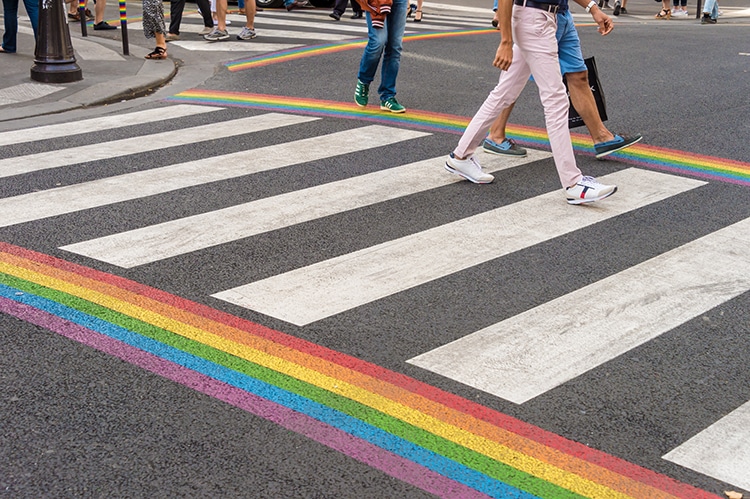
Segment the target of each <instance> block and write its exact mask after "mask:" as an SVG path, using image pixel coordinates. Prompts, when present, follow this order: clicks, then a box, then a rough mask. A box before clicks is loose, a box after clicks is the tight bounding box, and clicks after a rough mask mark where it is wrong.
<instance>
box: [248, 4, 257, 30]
mask: <svg viewBox="0 0 750 499" xmlns="http://www.w3.org/2000/svg"><path fill="white" fill-rule="evenodd" d="M256 11H257V6H256V5H255V0H248V2H247V3H246V4H245V27H246V28H250V29H252V30H255V13H256Z"/></svg>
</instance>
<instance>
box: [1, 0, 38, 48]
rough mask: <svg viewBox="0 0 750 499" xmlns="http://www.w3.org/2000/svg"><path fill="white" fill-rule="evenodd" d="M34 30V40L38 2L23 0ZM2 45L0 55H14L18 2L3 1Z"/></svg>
mask: <svg viewBox="0 0 750 499" xmlns="http://www.w3.org/2000/svg"><path fill="white" fill-rule="evenodd" d="M23 6H24V8H25V9H26V14H28V16H29V19H30V20H31V27H32V29H33V30H34V39H36V38H37V36H38V31H39V2H38V1H37V0H23ZM3 29H4V31H3V43H2V45H0V54H15V53H16V50H17V47H16V42H17V39H18V0H3Z"/></svg>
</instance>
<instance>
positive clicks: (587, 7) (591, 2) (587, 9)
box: [586, 0, 596, 14]
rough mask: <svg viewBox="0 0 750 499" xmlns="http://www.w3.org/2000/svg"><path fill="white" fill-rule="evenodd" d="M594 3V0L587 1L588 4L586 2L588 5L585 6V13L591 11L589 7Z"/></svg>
mask: <svg viewBox="0 0 750 499" xmlns="http://www.w3.org/2000/svg"><path fill="white" fill-rule="evenodd" d="M594 5H596V2H595V1H594V0H591V1H590V2H589V4H588V5H587V6H586V13H587V14H588V13H589V12H591V8H592V7H593V6H594Z"/></svg>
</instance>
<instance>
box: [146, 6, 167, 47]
mask: <svg viewBox="0 0 750 499" xmlns="http://www.w3.org/2000/svg"><path fill="white" fill-rule="evenodd" d="M143 34H144V36H145V37H146V38H148V39H151V38H155V39H156V47H155V48H154V51H153V52H151V53H150V54H148V55H146V59H166V58H167V27H166V25H165V24H164V6H163V5H162V2H161V0H143Z"/></svg>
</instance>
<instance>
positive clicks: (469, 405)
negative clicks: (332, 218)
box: [0, 243, 718, 499]
mask: <svg viewBox="0 0 750 499" xmlns="http://www.w3.org/2000/svg"><path fill="white" fill-rule="evenodd" d="M0 311H2V312H4V313H6V314H10V315H13V316H15V317H18V318H20V319H22V320H25V321H27V322H29V323H32V324H36V325H38V326H41V327H44V328H47V329H49V330H51V331H54V332H56V333H59V334H61V335H63V336H65V337H68V338H70V339H73V340H75V341H78V342H80V343H83V344H85V345H89V346H91V347H92V348H95V349H97V350H100V351H102V352H106V353H108V354H111V355H113V356H116V357H118V358H121V359H123V360H125V361H127V362H130V363H132V364H134V365H138V366H140V367H142V368H144V369H146V370H149V371H151V372H153V373H155V374H157V375H160V376H163V377H165V378H168V379H171V380H173V381H175V382H177V383H180V384H183V385H185V386H188V387H191V388H193V389H195V390H197V391H200V392H202V393H205V394H208V395H210V396H212V397H215V398H217V399H220V400H222V401H225V402H227V403H228V404H231V405H234V406H236V407H239V408H242V409H243V410H246V411H248V412H250V413H252V414H255V415H257V416H259V417H262V418H265V419H267V420H270V421H273V422H276V423H278V424H279V425H281V426H283V427H284V428H287V429H289V430H291V431H294V432H298V433H300V434H302V435H305V436H307V437H309V438H311V439H312V440H315V441H317V442H320V443H321V444H323V445H326V446H328V447H330V448H332V449H335V450H337V451H339V452H342V453H344V454H345V455H347V456H350V457H352V458H354V459H357V460H359V461H361V462H363V463H366V464H368V465H370V466H372V467H374V468H377V469H380V470H381V471H383V472H384V473H387V474H389V475H391V476H393V477H396V478H398V479H400V480H403V481H405V482H407V483H410V484H412V485H414V486H416V487H419V488H421V489H423V490H426V491H428V492H431V493H433V494H436V495H438V496H441V497H452V498H456V497H466V498H469V497H517V498H531V497H543V498H544V497H548V498H573V497H592V498H593V497H597V498H601V497H607V498H622V499H624V498H644V499H645V498H649V499H659V498H690V499H703V498H709V497H713V498H714V499H716V498H717V497H718V496H713V495H711V494H708V493H707V492H705V491H702V490H699V489H696V488H694V487H691V486H689V485H686V484H682V483H679V482H676V481H674V480H672V479H671V478H668V477H666V476H663V475H659V474H657V473H654V472H652V471H649V470H647V469H644V468H641V467H638V466H635V465H633V464H631V463H628V462H625V461H622V460H620V459H618V458H615V457H612V456H610V455H607V454H604V453H601V452H598V451H595V450H592V449H590V448H588V447H586V446H584V445H580V444H577V443H575V442H571V441H569V440H566V439H564V438H562V437H559V436H557V435H554V434H551V433H549V432H546V431H544V430H541V429H540V428H537V427H534V426H531V425H529V424H526V423H523V422H521V421H519V420H516V419H513V418H510V417H508V416H506V415H503V414H501V413H498V412H496V411H492V410H490V409H488V408H486V407H483V406H480V405H478V404H475V403H473V402H470V401H468V400H465V399H462V398H460V397H457V396H455V395H452V394H450V393H446V392H443V391H441V390H438V389H436V388H434V387H432V386H429V385H426V384H424V383H421V382H419V381H416V380H414V379H411V378H408V377H406V376H404V375H401V374H398V373H395V372H392V371H388V370H386V369H384V368H381V367H379V366H376V365H373V364H370V363H367V362H363V361H361V360H359V359H356V358H352V357H349V356H347V355H344V354H341V353H339V352H336V351H332V350H329V349H326V348H323V347H321V346H318V345H315V344H312V343H309V342H306V341H303V340H300V339H298V338H294V337H291V336H289V335H286V334H283V333H281V332H278V331H274V330H271V329H268V328H265V327H263V326H260V325H258V324H254V323H251V322H248V321H245V320H242V319H240V318H237V317H234V316H231V315H228V314H225V313H222V312H220V311H217V310H214V309H211V308H209V307H206V306H204V305H200V304H198V303H194V302H190V301H188V300H184V299H181V298H179V297H176V296H174V295H170V294H168V293H165V292H163V291H159V290H157V289H153V288H150V287H147V286H144V285H141V284H138V283H135V282H133V281H129V280H126V279H123V278H120V277H117V276H114V275H111V274H106V273H103V272H99V271H96V270H93V269H89V268H86V267H81V266H78V265H74V264H71V263H69V262H65V261H63V260H59V259H56V258H53V257H50V256H47V255H43V254H39V253H35V252H32V251H29V250H26V249H23V248H19V247H16V246H12V245H9V244H5V243H0Z"/></svg>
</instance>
